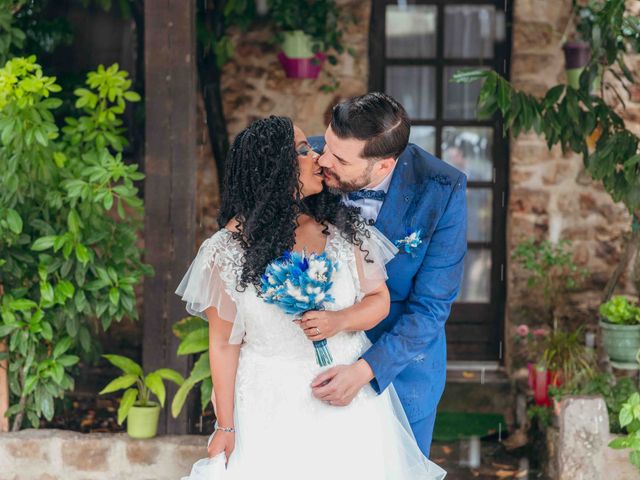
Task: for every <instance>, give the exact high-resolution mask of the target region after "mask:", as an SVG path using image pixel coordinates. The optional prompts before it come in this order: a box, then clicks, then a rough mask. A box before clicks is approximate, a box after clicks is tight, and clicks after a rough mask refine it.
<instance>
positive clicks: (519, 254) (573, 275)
mask: <svg viewBox="0 0 640 480" xmlns="http://www.w3.org/2000/svg"><path fill="white" fill-rule="evenodd" d="M570 247H571V242H570V241H568V240H560V241H559V242H558V243H556V244H554V243H551V242H549V241H548V240H544V241H541V242H537V241H535V240H526V241H524V242H522V243H520V244H519V245H518V246H517V247H516V248H515V250H514V252H513V259H514V260H516V261H518V262H519V263H520V265H522V267H523V268H524V269H525V270H526V271H527V272H529V278H528V279H527V286H528V287H529V288H540V289H541V291H542V298H543V306H544V311H545V316H546V317H547V319H548V321H549V322H551V324H553V321H554V320H555V310H556V308H557V306H558V305H559V303H560V301H561V299H562V298H563V297H564V296H565V294H566V293H567V292H568V291H570V290H573V289H575V288H577V287H578V286H579V285H580V284H581V282H582V281H583V280H584V279H585V277H586V276H587V271H586V270H585V269H583V268H578V266H577V265H576V264H575V262H574V261H573V256H572V254H571V251H570Z"/></svg>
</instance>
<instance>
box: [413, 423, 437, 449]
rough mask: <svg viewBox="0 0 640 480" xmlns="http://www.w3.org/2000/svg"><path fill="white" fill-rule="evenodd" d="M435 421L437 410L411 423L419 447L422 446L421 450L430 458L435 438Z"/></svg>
mask: <svg viewBox="0 0 640 480" xmlns="http://www.w3.org/2000/svg"><path fill="white" fill-rule="evenodd" d="M435 423H436V412H433V413H432V414H430V415H427V416H426V417H424V418H421V419H420V420H416V421H415V422H412V423H411V430H412V431H413V435H414V436H415V437H416V442H418V447H420V450H421V451H422V453H423V454H424V456H425V457H427V458H429V450H430V449H431V439H432V438H433V426H434V425H435Z"/></svg>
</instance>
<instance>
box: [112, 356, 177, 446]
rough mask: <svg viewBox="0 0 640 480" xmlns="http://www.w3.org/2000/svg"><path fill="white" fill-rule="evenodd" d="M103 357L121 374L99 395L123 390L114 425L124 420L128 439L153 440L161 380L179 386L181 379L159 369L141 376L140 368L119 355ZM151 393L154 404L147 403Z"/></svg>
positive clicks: (161, 404)
mask: <svg viewBox="0 0 640 480" xmlns="http://www.w3.org/2000/svg"><path fill="white" fill-rule="evenodd" d="M103 357H104V358H106V359H107V360H109V362H111V363H112V364H113V365H115V366H116V367H118V368H119V369H120V370H122V371H123V373H124V375H122V376H120V377H118V378H116V379H114V380H112V381H111V382H109V384H108V385H107V386H106V387H104V388H103V389H102V391H101V392H100V395H104V394H106V393H112V392H115V391H118V390H125V392H124V394H123V395H122V399H121V400H120V407H118V424H122V422H124V420H125V419H127V433H128V434H129V436H130V437H132V438H152V437H155V436H156V433H157V431H158V418H159V417H160V408H161V407H164V401H165V398H166V390H165V386H164V380H170V381H172V382H174V383H175V384H177V385H182V384H183V383H184V378H183V377H182V375H180V374H179V373H178V372H176V371H175V370H171V369H170V368H160V369H158V370H156V371H155V372H151V373H149V374H147V375H145V374H144V372H143V370H142V367H141V366H140V365H138V364H137V363H136V362H134V361H133V360H130V359H128V358H126V357H122V356H120V355H103ZM152 393H153V394H154V395H155V396H156V397H157V399H158V402H155V401H153V400H152V399H151V394H152Z"/></svg>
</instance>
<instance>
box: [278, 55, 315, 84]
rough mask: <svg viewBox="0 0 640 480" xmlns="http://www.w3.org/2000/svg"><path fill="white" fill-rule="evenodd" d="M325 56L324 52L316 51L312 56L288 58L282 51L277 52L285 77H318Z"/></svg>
mask: <svg viewBox="0 0 640 480" xmlns="http://www.w3.org/2000/svg"><path fill="white" fill-rule="evenodd" d="M326 58H327V56H326V55H325V54H324V53H316V56H315V57H312V58H289V57H287V56H286V55H285V54H284V53H283V52H280V53H278V60H279V61H280V65H282V68H284V71H285V73H286V74H287V78H318V75H320V71H321V70H322V64H323V63H324V61H325V59H326Z"/></svg>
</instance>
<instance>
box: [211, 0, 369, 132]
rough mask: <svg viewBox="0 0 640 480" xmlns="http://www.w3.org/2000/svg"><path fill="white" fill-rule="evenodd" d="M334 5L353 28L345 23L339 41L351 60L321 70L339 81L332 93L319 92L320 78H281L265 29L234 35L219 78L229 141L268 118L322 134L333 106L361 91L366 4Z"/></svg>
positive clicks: (344, 0)
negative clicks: (285, 119)
mask: <svg viewBox="0 0 640 480" xmlns="http://www.w3.org/2000/svg"><path fill="white" fill-rule="evenodd" d="M337 3H338V5H339V6H340V7H341V8H342V9H343V11H344V13H345V14H347V15H350V16H353V17H354V18H355V19H356V23H355V24H349V26H348V27H347V28H346V30H345V32H344V37H343V44H344V45H345V46H347V47H349V48H352V49H353V51H354V56H353V57H352V56H350V55H349V54H347V53H345V54H343V55H341V56H340V57H338V64H337V65H336V66H329V65H328V63H325V66H324V68H325V69H328V70H330V71H331V73H332V74H333V75H334V76H335V78H336V79H337V80H338V81H339V82H340V86H339V88H338V89H337V90H336V91H335V92H326V93H325V92H321V91H320V90H319V89H320V87H321V86H322V85H326V84H328V82H327V77H326V76H325V75H324V74H321V75H320V77H319V78H318V79H316V80H299V79H289V78H286V76H285V74H284V70H283V69H282V67H281V66H280V63H279V62H278V59H277V57H276V55H277V53H278V50H279V49H278V47H277V45H274V44H273V43H272V41H273V32H272V30H271V29H269V28H266V27H258V28H255V29H252V30H251V31H249V32H235V34H234V35H233V41H234V43H235V45H236V54H235V55H234V57H233V59H232V60H231V61H230V62H229V63H228V64H227V65H226V66H225V68H224V71H223V78H222V89H223V97H224V112H225V116H226V118H227V120H228V126H229V134H230V136H231V137H232V138H233V136H235V135H236V134H237V133H238V132H239V131H240V130H242V129H243V128H244V127H245V126H247V124H248V123H249V122H251V121H252V120H254V119H256V118H262V117H266V116H269V115H272V114H274V115H286V116H289V117H291V118H292V119H293V121H294V122H295V123H296V124H297V125H299V126H300V127H301V128H302V129H303V130H304V131H305V133H306V134H307V135H315V134H322V133H324V131H325V129H326V126H327V123H328V114H329V113H330V110H331V107H332V106H333V105H334V104H336V103H337V102H338V101H339V100H341V99H343V98H348V97H351V96H354V95H360V94H363V93H365V92H366V91H367V86H368V78H369V77H368V75H369V56H368V42H369V16H370V12H371V2H370V1H368V0H338V2H337Z"/></svg>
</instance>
